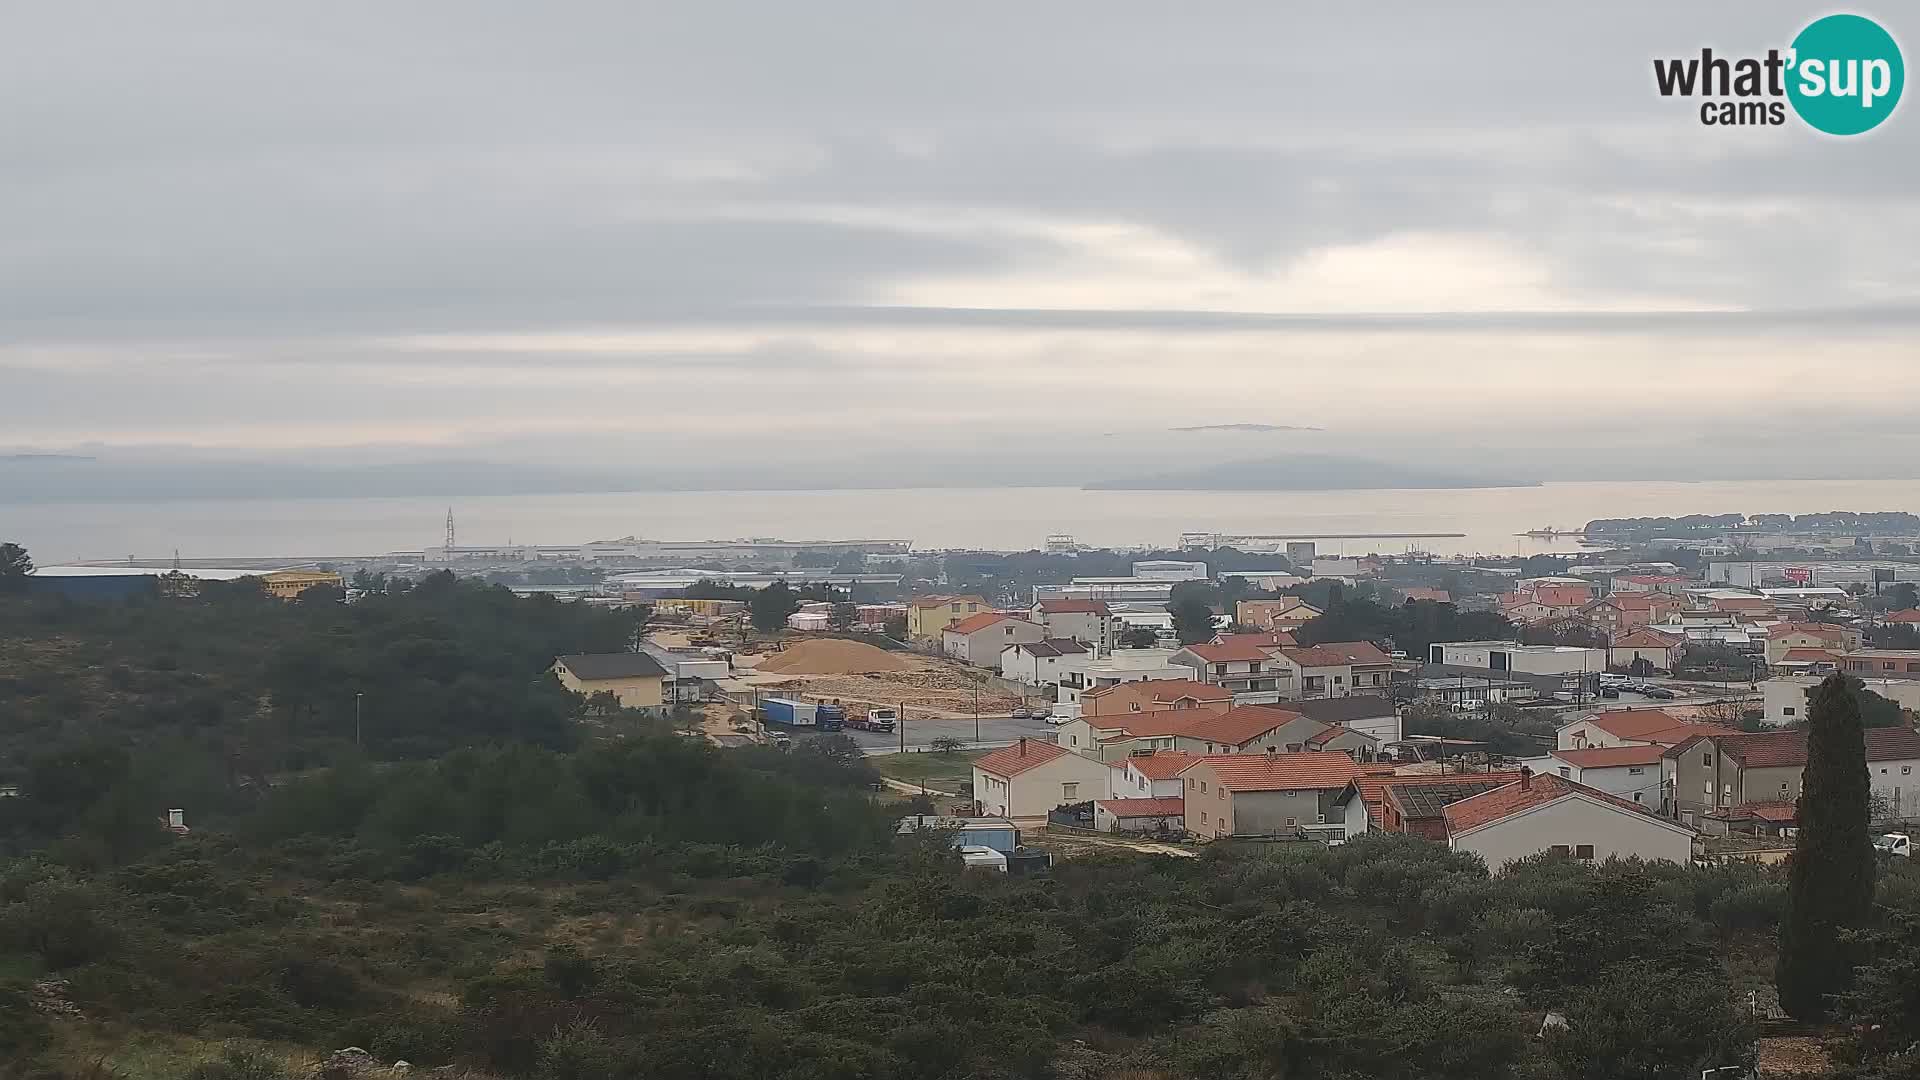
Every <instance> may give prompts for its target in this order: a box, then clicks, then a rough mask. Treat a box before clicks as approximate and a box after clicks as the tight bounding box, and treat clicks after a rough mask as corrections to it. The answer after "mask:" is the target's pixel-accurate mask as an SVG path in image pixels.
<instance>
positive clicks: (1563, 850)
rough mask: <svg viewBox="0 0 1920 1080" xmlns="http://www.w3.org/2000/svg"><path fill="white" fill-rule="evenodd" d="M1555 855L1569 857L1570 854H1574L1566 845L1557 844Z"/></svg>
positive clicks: (1554, 847) (1554, 848) (1554, 846)
mask: <svg viewBox="0 0 1920 1080" xmlns="http://www.w3.org/2000/svg"><path fill="white" fill-rule="evenodd" d="M1553 853H1554V854H1555V855H1568V854H1571V853H1572V852H1571V849H1569V848H1568V847H1567V845H1565V844H1555V845H1553Z"/></svg>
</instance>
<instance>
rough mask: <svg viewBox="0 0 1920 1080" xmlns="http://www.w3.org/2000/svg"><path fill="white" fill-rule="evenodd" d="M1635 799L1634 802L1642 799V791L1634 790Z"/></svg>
mask: <svg viewBox="0 0 1920 1080" xmlns="http://www.w3.org/2000/svg"><path fill="white" fill-rule="evenodd" d="M1633 801H1634V802H1639V801H1640V793H1639V792H1637V791H1636V792H1634V793H1633Z"/></svg>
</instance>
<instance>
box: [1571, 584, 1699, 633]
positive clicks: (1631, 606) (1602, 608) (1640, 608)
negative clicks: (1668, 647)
mask: <svg viewBox="0 0 1920 1080" xmlns="http://www.w3.org/2000/svg"><path fill="white" fill-rule="evenodd" d="M1680 606H1681V601H1680V598H1679V597H1677V596H1674V595H1673V594H1671V593H1664V592H1634V593H1620V592H1617V593H1614V594H1612V595H1611V596H1605V597H1602V598H1600V599H1598V600H1595V601H1594V602H1592V603H1590V604H1588V605H1586V606H1585V607H1583V608H1581V609H1580V611H1579V616H1580V618H1582V619H1584V620H1585V621H1587V622H1588V623H1591V624H1592V625H1594V626H1596V627H1599V628H1600V629H1601V630H1603V631H1605V632H1606V633H1607V634H1609V635H1613V634H1623V633H1626V632H1627V631H1629V630H1636V629H1638V628H1640V627H1642V626H1647V625H1650V624H1652V623H1656V622H1659V621H1660V620H1662V619H1664V618H1666V617H1667V616H1668V615H1671V614H1673V613H1674V612H1676V611H1678V610H1680Z"/></svg>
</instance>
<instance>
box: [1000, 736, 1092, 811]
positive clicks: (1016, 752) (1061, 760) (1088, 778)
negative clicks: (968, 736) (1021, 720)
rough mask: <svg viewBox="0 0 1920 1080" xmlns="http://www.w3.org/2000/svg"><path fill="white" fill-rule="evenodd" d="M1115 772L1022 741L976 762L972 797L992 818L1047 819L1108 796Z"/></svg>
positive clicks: (1049, 747) (1043, 745) (1034, 742)
mask: <svg viewBox="0 0 1920 1080" xmlns="http://www.w3.org/2000/svg"><path fill="white" fill-rule="evenodd" d="M1113 772H1114V770H1113V769H1112V767H1110V766H1108V765H1107V764H1105V763H1104V762H1099V761H1095V760H1094V759H1092V758H1090V757H1083V756H1082V755H1080V754H1076V753H1073V752H1072V751H1070V750H1066V749H1064V748H1062V747H1059V746H1055V745H1054V744H1053V743H1048V742H1041V741H1039V740H1038V739H1027V738H1022V739H1021V740H1020V741H1019V742H1017V743H1015V744H1013V745H1012V746H1003V747H1001V748H1000V749H998V750H995V751H993V752H992V753H989V754H987V755H985V756H984V757H982V758H980V759H979V760H978V761H975V762H974V763H973V797H974V799H975V800H976V801H978V802H979V803H980V809H981V812H982V813H985V814H987V815H989V816H993V817H1009V818H1043V817H1045V816H1046V815H1047V811H1049V810H1052V809H1053V808H1054V807H1056V806H1060V805H1062V804H1064V803H1076V802H1087V801H1090V800H1093V799H1104V798H1107V797H1109V796H1110V795H1111V794H1112V784H1113Z"/></svg>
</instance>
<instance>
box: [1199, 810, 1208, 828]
mask: <svg viewBox="0 0 1920 1080" xmlns="http://www.w3.org/2000/svg"><path fill="white" fill-rule="evenodd" d="M1206 823H1207V812H1206V811H1205V810H1202V811H1200V824H1202V825H1205V824H1206Z"/></svg>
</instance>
